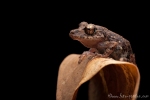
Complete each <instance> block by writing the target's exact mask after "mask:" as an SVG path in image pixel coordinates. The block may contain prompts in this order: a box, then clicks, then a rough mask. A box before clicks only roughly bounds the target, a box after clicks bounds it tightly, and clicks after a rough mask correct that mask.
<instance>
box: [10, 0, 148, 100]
mask: <svg viewBox="0 0 150 100" xmlns="http://www.w3.org/2000/svg"><path fill="white" fill-rule="evenodd" d="M75 3H76V4H75ZM59 4H60V5H61V6H59V5H58V4H57V3H54V4H53V3H42V4H41V3H40V2H38V3H32V4H30V3H29V4H28V6H24V7H21V6H22V5H20V7H17V8H16V9H17V11H16V10H11V11H10V12H12V14H10V15H11V16H12V15H14V17H15V19H16V20H17V21H13V22H14V23H17V24H18V27H17V28H18V30H19V33H20V36H19V40H20V41H23V42H21V43H20V42H18V41H17V44H19V49H18V50H17V53H18V52H19V61H20V63H21V64H20V65H19V66H20V70H19V71H18V72H19V74H17V79H16V80H19V82H17V87H18V86H19V88H17V90H18V91H19V93H18V94H19V95H21V98H32V99H37V98H41V100H55V99H56V86H57V75H58V69H59V65H60V64H61V62H62V60H63V59H64V58H65V57H66V56H67V55H69V54H72V53H75V54H81V53H82V52H83V51H86V50H88V49H87V48H86V47H84V46H83V45H82V44H80V43H79V42H78V41H74V40H72V39H71V38H70V37H69V35H68V34H69V32H70V30H72V29H74V28H77V27H78V24H79V23H80V22H81V21H87V22H88V23H93V24H97V25H101V26H104V27H107V28H108V29H110V30H112V31H114V32H116V33H118V34H120V35H122V36H123V37H124V38H126V39H128V40H129V41H130V43H131V46H132V49H133V51H134V53H135V56H136V62H137V66H138V68H139V71H140V74H141V82H140V88H139V93H138V95H141V96H142V95H148V96H150V95H149V92H148V90H149V85H148V81H149V71H148V67H149V65H148V62H146V61H148V58H149V56H148V55H149V51H148V48H149V44H148V43H149V27H148V26H149V19H148V12H149V10H148V6H146V3H140V2H139V3H138V4H136V3H129V2H124V3H120V4H117V3H115V4H112V3H111V2H109V3H102V2H101V3H97V2H92V1H90V2H89V4H86V2H85V3H83V4H81V3H80V2H70V3H69V4H67V3H64V2H63V3H62V4H61V2H59ZM19 8H22V9H20V10H18V9H19ZM14 17H13V18H14ZM13 18H12V19H11V20H13ZM66 70H67V69H66ZM15 89H16V88H15ZM81 89H82V90H81V91H82V92H79V96H78V98H79V100H80V99H81V98H84V100H85V99H86V98H87V97H86V96H87V84H85V85H84V86H82V87H81ZM80 93H81V94H82V96H81V94H80ZM15 97H17V93H16V95H15ZM139 99H141V98H139Z"/></svg>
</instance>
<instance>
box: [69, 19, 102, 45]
mask: <svg viewBox="0 0 150 100" xmlns="http://www.w3.org/2000/svg"><path fill="white" fill-rule="evenodd" d="M69 35H70V37H71V38H72V39H74V40H78V41H80V42H81V43H82V44H83V45H84V46H86V47H88V48H95V47H96V45H97V44H98V43H99V42H100V41H103V40H104V35H103V33H102V30H100V29H99V28H98V26H97V25H94V24H88V23H87V22H81V23H80V24H79V28H77V29H73V30H71V31H70V33H69Z"/></svg>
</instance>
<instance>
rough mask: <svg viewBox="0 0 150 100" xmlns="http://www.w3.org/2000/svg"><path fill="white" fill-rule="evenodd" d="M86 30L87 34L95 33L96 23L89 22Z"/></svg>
mask: <svg viewBox="0 0 150 100" xmlns="http://www.w3.org/2000/svg"><path fill="white" fill-rule="evenodd" d="M84 30H85V33H86V34H89V35H93V34H94V33H95V26H94V24H88V25H87V26H86V27H85V29H84Z"/></svg>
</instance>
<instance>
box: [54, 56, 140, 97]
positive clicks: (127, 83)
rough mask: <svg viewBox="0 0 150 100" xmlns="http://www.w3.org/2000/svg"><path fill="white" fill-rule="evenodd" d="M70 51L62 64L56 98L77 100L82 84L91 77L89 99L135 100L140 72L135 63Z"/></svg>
mask: <svg viewBox="0 0 150 100" xmlns="http://www.w3.org/2000/svg"><path fill="white" fill-rule="evenodd" d="M79 56H80V55H77V54H71V55H69V56H67V57H66V58H65V59H64V60H63V61H62V63H61V65H60V68H59V73H58V80H57V93H56V99H57V100H75V99H76V95H77V92H78V89H79V87H80V86H81V85H82V84H83V83H85V82H87V81H88V80H90V83H89V100H111V99H113V100H131V99H132V100H135V99H136V98H134V97H132V96H136V95H137V93H138V89H139V82H140V73H139V70H138V68H137V66H136V65H134V64H132V63H128V62H121V61H116V60H113V59H108V58H94V59H92V60H91V61H89V59H88V57H87V58H85V59H84V60H83V61H82V63H81V64H78V60H79Z"/></svg>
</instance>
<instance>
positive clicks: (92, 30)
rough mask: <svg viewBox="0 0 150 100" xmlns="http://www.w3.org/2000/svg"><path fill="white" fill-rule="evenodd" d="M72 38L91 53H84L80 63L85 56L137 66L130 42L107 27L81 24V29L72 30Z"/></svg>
mask: <svg viewBox="0 0 150 100" xmlns="http://www.w3.org/2000/svg"><path fill="white" fill-rule="evenodd" d="M69 35H70V37H71V38H72V39H74V40H78V41H79V42H81V43H82V44H83V45H84V46H85V47H87V48H90V50H89V51H85V52H83V54H82V55H81V56H80V58H79V63H81V61H82V60H83V59H84V57H85V56H87V55H91V56H92V58H93V57H104V58H107V57H109V58H113V59H115V60H120V61H127V62H131V63H134V64H135V57H134V54H133V52H132V48H131V45H130V42H129V41H128V40H126V39H125V38H123V37H122V36H120V35H119V34H116V33H114V32H112V31H110V30H108V29H107V28H105V27H102V26H99V25H94V24H88V23H87V22H81V23H80V24H79V28H77V29H74V30H71V31H70V33H69Z"/></svg>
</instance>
